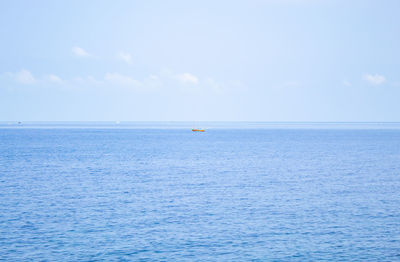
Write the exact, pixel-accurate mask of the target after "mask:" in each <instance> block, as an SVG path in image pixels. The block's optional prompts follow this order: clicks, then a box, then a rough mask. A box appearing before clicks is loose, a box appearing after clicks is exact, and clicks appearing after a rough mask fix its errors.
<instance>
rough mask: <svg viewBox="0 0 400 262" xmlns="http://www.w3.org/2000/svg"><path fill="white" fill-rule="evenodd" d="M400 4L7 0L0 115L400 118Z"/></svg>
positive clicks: (1, 17)
mask: <svg viewBox="0 0 400 262" xmlns="http://www.w3.org/2000/svg"><path fill="white" fill-rule="evenodd" d="M399 13H400V1H398V0H393V1H390V0H375V1H372V0H352V1H348V0H337V1H335V0H319V1H318V0H246V1H244V0H243V1H234V0H229V1H224V0H220V1H215V0H213V1H211V0H202V1H183V0H182V1H175V0H170V1H161V0H159V1H154V0H146V1H133V0H132V1H131V0H127V1H122V0H114V1H101V0H96V1H94V0H85V1H80V0H79V1H76V0H68V1H53V0H51V1H44V0H35V1H30V0H25V1H21V0H4V1H0V35H1V40H0V121H328V122H330V121H360V122H365V121H367V122H368V121H379V122H380V121H400V102H399V101H400V74H399V72H400V48H399V47H400V15H399Z"/></svg>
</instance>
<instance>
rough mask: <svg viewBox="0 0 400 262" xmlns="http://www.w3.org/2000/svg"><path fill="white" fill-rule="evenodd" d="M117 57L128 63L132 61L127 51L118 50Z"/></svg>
mask: <svg viewBox="0 0 400 262" xmlns="http://www.w3.org/2000/svg"><path fill="white" fill-rule="evenodd" d="M117 58H118V59H119V60H122V61H124V62H126V63H128V64H130V63H132V57H131V54H129V53H125V52H119V53H118V54H117Z"/></svg>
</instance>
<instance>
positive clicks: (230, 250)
mask: <svg viewBox="0 0 400 262" xmlns="http://www.w3.org/2000/svg"><path fill="white" fill-rule="evenodd" d="M204 125H206V127H208V129H207V130H206V132H205V133H195V132H191V130H190V128H188V126H190V124H188V123H184V124H182V123H169V124H165V123H157V124H154V123H153V124H143V123H138V124H119V125H115V124H98V123H97V124H93V123H92V124H71V123H67V124H59V123H58V124H57V123H53V124H48V123H47V124H46V123H45V124H43V123H39V124H32V123H30V124H19V125H18V124H15V123H11V124H10V123H3V124H2V125H1V126H0V260H6V261H60V260H61V261H129V260H133V261H250V260H251V261H257V260H259V261H324V260H326V261H328V260H329V261H400V125H399V124H395V123H391V124H377V123H376V124H375V123H364V124H357V123H356V124H354V123H353V124H346V123H339V124H332V123H331V124H318V123H294V124H290V123H284V124H282V123H265V124H262V123H247V124H234V123H214V124H213V123H208V124H204ZM203 127H204V126H203Z"/></svg>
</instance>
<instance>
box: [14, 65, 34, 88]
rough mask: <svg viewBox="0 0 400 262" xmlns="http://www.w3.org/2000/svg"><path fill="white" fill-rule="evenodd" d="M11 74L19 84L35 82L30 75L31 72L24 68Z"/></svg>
mask: <svg viewBox="0 0 400 262" xmlns="http://www.w3.org/2000/svg"><path fill="white" fill-rule="evenodd" d="M12 75H13V76H14V78H15V80H16V81H17V82H19V83H21V84H27V85H29V84H34V83H35V82H36V79H35V77H34V76H33V75H32V73H31V72H30V71H28V70H25V69H23V70H21V71H20V72H18V73H15V74H12Z"/></svg>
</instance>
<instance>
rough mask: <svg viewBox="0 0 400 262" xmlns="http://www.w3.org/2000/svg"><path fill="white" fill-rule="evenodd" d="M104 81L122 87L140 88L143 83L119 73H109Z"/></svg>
mask: <svg viewBox="0 0 400 262" xmlns="http://www.w3.org/2000/svg"><path fill="white" fill-rule="evenodd" d="M104 79H105V80H106V81H107V82H109V83H112V84H116V85H122V86H134V87H137V86H140V85H141V83H140V81H138V80H135V79H133V78H132V77H130V76H126V75H121V74H119V73H107V74H106V75H105V76H104Z"/></svg>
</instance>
